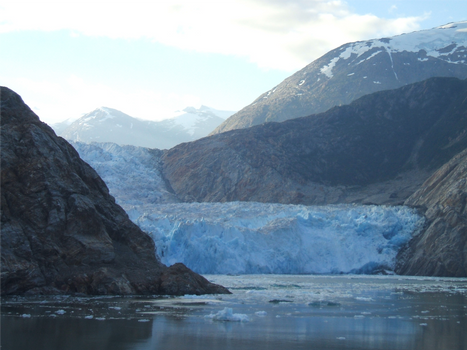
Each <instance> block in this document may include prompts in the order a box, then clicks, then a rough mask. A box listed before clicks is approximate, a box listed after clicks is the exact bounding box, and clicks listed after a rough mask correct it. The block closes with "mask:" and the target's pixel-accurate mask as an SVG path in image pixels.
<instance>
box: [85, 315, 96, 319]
mask: <svg viewBox="0 0 467 350" xmlns="http://www.w3.org/2000/svg"><path fill="white" fill-rule="evenodd" d="M84 318H85V319H86V320H92V319H93V318H94V316H93V315H87V316H84Z"/></svg>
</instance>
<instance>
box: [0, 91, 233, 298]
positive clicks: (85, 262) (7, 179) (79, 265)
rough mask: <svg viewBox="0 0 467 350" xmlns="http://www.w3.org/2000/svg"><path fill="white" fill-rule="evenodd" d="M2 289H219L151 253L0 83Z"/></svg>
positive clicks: (87, 171) (71, 155)
mask: <svg viewBox="0 0 467 350" xmlns="http://www.w3.org/2000/svg"><path fill="white" fill-rule="evenodd" d="M0 96H1V101H0V102H1V105H0V106H1V145H2V147H1V170H2V171H1V189H2V191H1V209H2V210H1V237H2V239H1V277H2V278H1V293H2V295H4V294H16V295H18V294H23V293H28V294H38V293H46V294H49V293H53V294H58V293H60V294H71V293H81V294H83V293H84V294H186V293H190V294H191V293H195V294H200V293H219V292H221V293H225V292H227V291H226V290H225V289H224V288H222V287H220V286H216V285H213V284H211V283H209V282H208V281H207V280H206V279H204V278H203V277H201V276H199V275H197V274H195V273H193V272H192V271H190V270H188V269H187V268H186V267H184V266H183V265H181V264H179V265H174V266H172V267H170V268H168V267H166V266H165V265H163V264H161V263H160V262H159V261H158V260H157V259H156V258H155V246H154V242H153V241H152V240H151V238H150V237H149V236H148V235H147V234H146V233H144V232H143V231H141V229H139V228H138V226H136V225H135V224H133V223H132V222H131V221H130V219H129V218H128V215H127V214H126V213H125V212H124V210H123V209H122V208H121V207H120V206H118V205H117V204H116V203H115V200H114V198H113V197H112V196H111V195H110V194H109V190H108V188H107V186H106V185H105V183H104V182H103V181H102V179H101V178H100V177H99V176H98V174H97V173H96V172H95V171H94V170H93V169H92V168H91V167H90V166H89V165H88V164H87V163H85V162H84V161H82V160H81V159H80V157H79V155H78V153H77V152H76V151H75V150H74V148H73V147H72V146H71V145H70V144H69V143H67V142H66V141H65V140H64V139H62V138H59V137H57V136H56V135H55V133H54V132H53V130H52V129H51V128H50V127H48V126H47V125H46V124H44V123H42V122H41V121H40V120H39V118H38V117H37V116H36V115H35V114H34V113H33V112H32V111H31V109H30V108H29V107H28V106H26V105H25V104H24V102H23V101H22V99H21V97H20V96H19V95H17V94H16V93H14V92H13V91H11V90H10V89H8V88H5V87H1V90H0Z"/></svg>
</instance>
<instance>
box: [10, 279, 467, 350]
mask: <svg viewBox="0 0 467 350" xmlns="http://www.w3.org/2000/svg"><path fill="white" fill-rule="evenodd" d="M206 277H207V278H208V279H209V280H211V281H213V282H215V283H220V284H223V285H224V286H226V287H228V288H229V289H230V290H231V291H232V293H233V294H232V295H222V296H220V295H210V296H183V297H126V298H124V297H50V296H48V297H30V298H27V297H14V298H4V299H3V300H2V324H1V326H2V340H1V343H2V349H9V350H16V349H38V350H39V349H48V350H49V349H71V350H74V349H112V350H118V349H140V350H146V349H148V350H149V349H177V350H183V349H190V350H196V349H238V348H242V349H255V350H260V349H426V350H434V349H461V350H464V349H467V335H466V332H465V331H466V329H467V279H450V278H424V277H423V278H422V277H417V278H415V277H401V276H364V275H358V276H357V275H328V276H316V275H314V276H313V275H240V276H228V275H208V276H206Z"/></svg>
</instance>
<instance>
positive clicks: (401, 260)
mask: <svg viewBox="0 0 467 350" xmlns="http://www.w3.org/2000/svg"><path fill="white" fill-rule="evenodd" d="M405 204H406V205H409V206H416V207H419V208H420V210H421V211H422V212H424V213H425V217H426V219H427V225H426V227H425V229H424V230H423V231H422V232H421V233H419V234H418V235H417V236H415V237H414V238H412V240H411V241H410V242H409V244H408V245H407V246H406V247H405V248H404V249H403V250H401V251H400V252H399V254H398V256H397V266H396V272H397V273H398V274H403V275H418V276H451V277H467V150H465V151H463V152H461V153H460V154H458V155H456V156H455V157H454V158H452V159H451V160H450V161H449V162H448V163H446V164H445V165H444V166H442V167H441V168H440V169H439V170H437V171H436V172H435V173H434V174H433V175H432V176H431V177H430V178H429V179H428V180H427V181H426V182H425V183H424V184H423V186H421V188H420V189H419V190H418V191H417V192H416V193H414V194H413V195H412V196H411V197H410V198H409V199H407V201H406V202H405Z"/></svg>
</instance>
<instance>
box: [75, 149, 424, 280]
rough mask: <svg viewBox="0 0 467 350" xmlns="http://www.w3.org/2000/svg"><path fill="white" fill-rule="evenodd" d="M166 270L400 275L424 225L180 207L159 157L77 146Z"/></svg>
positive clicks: (244, 206)
mask: <svg viewBox="0 0 467 350" xmlns="http://www.w3.org/2000/svg"><path fill="white" fill-rule="evenodd" d="M73 145H74V146H75V148H77V150H78V152H79V153H80V156H81V157H82V158H83V159H84V160H85V161H87V162H88V163H89V164H90V165H91V166H92V167H94V169H96V171H97V172H98V173H99V175H100V176H101V177H102V178H103V179H104V181H105V182H106V183H107V186H108V187H109V189H110V193H111V194H112V195H113V196H115V197H116V200H117V203H119V204H120V205H121V206H122V207H123V208H124V209H125V210H126V212H127V213H128V214H129V216H130V219H131V220H133V222H135V223H136V224H138V225H139V226H140V227H141V228H142V229H143V230H144V231H146V232H147V233H149V234H150V235H151V236H152V237H153V239H154V241H155V243H156V247H157V252H156V254H157V255H158V257H159V259H160V260H161V261H162V262H163V263H164V264H166V265H172V264H174V263H176V262H182V263H184V264H185V265H187V266H188V267H189V268H191V269H192V270H194V271H196V272H198V273H204V274H254V273H276V274H305V273H315V274H328V273H374V272H375V271H377V270H381V269H387V270H392V269H393V268H394V261H395V256H396V254H397V252H398V250H399V249H400V248H401V247H402V245H404V244H405V243H406V242H407V241H408V240H409V239H410V238H411V236H412V234H413V233H414V232H415V233H416V232H417V230H418V229H420V227H421V226H422V224H423V219H422V218H421V217H420V216H418V215H417V213H416V211H415V210H413V209H410V208H407V207H384V206H356V205H338V206H323V207H310V206H301V205H284V204H267V203H253V202H231V203H177V201H178V200H177V199H176V197H175V196H174V195H173V194H172V193H170V191H168V190H167V188H166V186H165V183H164V181H163V180H162V177H161V175H160V172H159V170H158V162H159V161H160V158H159V157H160V154H159V153H157V152H156V151H155V150H150V149H147V148H142V147H134V146H118V145H116V144H112V143H93V144H90V145H89V144H82V143H73Z"/></svg>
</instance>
